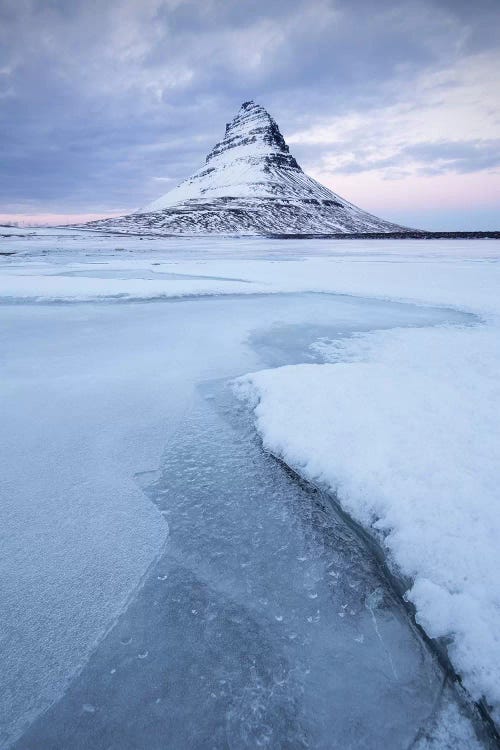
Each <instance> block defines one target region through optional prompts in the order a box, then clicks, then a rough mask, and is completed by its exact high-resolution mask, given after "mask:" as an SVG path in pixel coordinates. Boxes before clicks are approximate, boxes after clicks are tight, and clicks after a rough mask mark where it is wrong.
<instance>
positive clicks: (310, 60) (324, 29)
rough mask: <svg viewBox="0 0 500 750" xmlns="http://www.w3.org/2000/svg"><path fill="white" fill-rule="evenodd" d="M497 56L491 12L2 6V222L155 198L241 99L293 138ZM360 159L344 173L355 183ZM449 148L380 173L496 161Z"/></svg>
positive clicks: (341, 5) (342, 4)
mask: <svg viewBox="0 0 500 750" xmlns="http://www.w3.org/2000/svg"><path fill="white" fill-rule="evenodd" d="M495 20H496V23H495ZM497 44H498V5H497V3H496V0H495V2H490V0H480V1H479V2H476V3H475V4H474V7H472V5H471V4H470V3H466V2H462V1H461V0H427V1H426V2H419V1H417V0H404V1H403V2H401V1H400V0H385V2H383V3H379V5H378V7H377V8H376V10H374V6H373V4H372V2H371V1H369V0H354V1H353V0H351V1H349V0H338V1H337V2H334V1H333V0H331V1H330V0H267V2H266V3H242V2H239V0H204V2H203V3H199V2H198V0H108V2H106V3H99V2H97V0H93V1H89V0H72V2H68V1H67V0H0V165H1V166H0V170H1V180H0V211H3V212H7V211H16V210H24V209H25V208H26V207H27V206H29V207H30V210H40V211H61V210H68V211H111V210H117V209H124V208H135V207H137V206H140V205H141V204H143V203H145V202H147V201H148V200H149V199H151V198H154V197H155V196H156V195H157V194H158V189H159V188H160V189H161V188H162V187H165V185H164V184H162V183H159V182H158V181H156V180H154V179H153V178H154V177H155V176H162V175H168V176H169V177H172V178H173V180H175V181H178V180H180V179H182V178H183V177H185V176H186V175H187V174H189V172H191V171H192V170H193V169H194V168H196V167H198V166H199V165H200V163H201V162H202V160H203V157H204V154H205V153H206V152H207V150H208V149H209V148H210V146H211V145H212V143H213V142H214V141H215V140H217V139H218V138H219V137H220V136H221V135H222V131H223V127H224V123H225V122H226V120H228V119H229V118H230V117H231V116H232V115H233V113H234V112H235V110H236V109H237V108H238V106H239V104H240V102H241V101H242V100H244V99H247V98H255V99H257V100H259V101H262V103H263V104H264V105H266V106H268V108H269V109H270V110H271V112H272V113H273V114H274V116H275V117H276V119H277V120H278V122H279V123H280V124H281V126H282V128H283V130H285V132H286V131H288V132H292V131H293V130H294V129H297V128H300V127H303V126H305V125H306V124H307V123H308V122H309V121H310V119H311V117H314V116H315V115H316V114H318V113H321V115H323V116H325V115H328V114H331V115H336V116H339V115H342V113H344V112H348V111H350V110H351V109H352V108H353V107H356V108H357V109H358V110H361V111H362V110H363V109H364V108H370V107H373V106H381V105H383V104H385V105H387V106H389V105H391V104H392V103H394V102H395V101H397V100H398V97H399V96H401V94H402V93H403V92H406V91H407V89H408V87H409V86H410V87H411V85H412V81H413V79H414V78H415V77H416V76H417V75H418V74H420V73H421V72H422V71H423V70H427V69H430V70H432V69H433V68H437V67H439V66H441V65H444V64H449V63H452V62H453V61H454V60H457V59H459V58H460V57H461V56H463V55H465V54H468V53H473V52H476V51H477V50H478V49H479V50H487V49H490V48H493V47H494V46H496V45H497ZM357 146H358V148H357V151H356V149H355V153H356V154H357V158H358V156H359V161H358V162H357V163H352V164H351V165H349V164H347V165H344V166H343V167H342V169H343V170H344V172H346V171H349V170H350V171H351V172H354V171H356V170H357V171H362V169H363V152H362V149H360V147H359V144H357ZM455 147H456V149H458V150H455V152H453V153H452V151H453V149H452V146H451V145H450V144H446V143H441V144H429V145H428V146H426V145H425V144H423V145H422V144H419V145H418V146H415V147H414V150H413V152H412V149H411V147H408V148H407V149H405V150H404V151H401V152H400V153H399V154H397V155H396V156H394V157H391V158H390V159H389V158H387V159H385V160H384V159H381V160H379V167H382V166H386V167H395V168H401V167H404V164H405V162H407V161H408V160H410V159H414V160H416V161H418V162H421V163H422V168H423V169H427V170H432V169H438V170H439V169H444V168H448V169H450V170H455V171H458V172H460V171H462V172H463V171H471V170H474V169H484V168H487V167H486V166H485V165H487V164H490V165H491V163H492V157H491V153H490V148H491V144H478V143H475V142H474V143H472V142H471V143H469V144H465V143H464V144H462V145H461V147H460V145H457V144H455ZM460 148H461V149H462V151H461V152H460ZM467 149H468V150H467ZM298 152H299V153H298V156H299V158H303V159H304V160H305V161H307V160H308V159H310V158H312V156H313V155H314V148H313V147H312V146H301V147H300V148H299V149H298ZM459 152H460V153H459ZM391 159H392V162H391ZM446 165H447V167H446ZM474 165H475V166H474ZM365 167H366V163H365ZM370 168H375V167H373V163H372V166H371V167H370Z"/></svg>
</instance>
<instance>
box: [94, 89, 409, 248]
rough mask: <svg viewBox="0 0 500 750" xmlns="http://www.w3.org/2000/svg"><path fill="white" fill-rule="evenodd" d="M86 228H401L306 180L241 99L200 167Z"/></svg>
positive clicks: (259, 111)
mask: <svg viewBox="0 0 500 750" xmlns="http://www.w3.org/2000/svg"><path fill="white" fill-rule="evenodd" d="M86 226H88V227H90V228H98V229H108V230H113V231H123V232H155V233H161V234H181V233H182V234H193V233H196V234H205V233H220V234H267V233H280V234H282V233H283V234H330V233H338V232H340V233H354V232H355V233H359V232H362V233H364V232H384V233H386V232H401V231H405V229H404V227H400V226H398V225H396V224H391V223H390V222H388V221H384V220H383V219H379V218H377V217H376V216H372V215H371V214H368V213H366V212H365V211H362V210H361V209H359V208H357V207H356V206H353V205H352V204H351V203H348V202H347V201H346V200H344V199H343V198H341V197H340V196H338V195H337V194H336V193H333V192H332V191H331V190H329V188H327V187H325V186H324V185H321V184H320V183H319V182H316V180H313V179H312V178H311V177H308V175H306V174H305V173H304V172H303V171H302V169H301V168H300V166H299V165H298V164H297V161H296V160H295V158H294V157H293V156H292V154H291V153H290V149H289V147H288V146H287V144H286V143H285V139H284V138H283V136H282V134H281V132H280V130H279V128H278V125H277V124H276V122H275V121H274V120H273V118H272V117H271V116H270V115H269V114H268V113H267V112H266V110H265V109H264V107H261V106H260V105H259V104H255V102H253V101H249V102H244V103H243V104H242V105H241V108H240V110H239V112H238V113H237V115H236V116H235V117H234V119H233V120H232V121H231V122H230V123H228V124H227V125H226V132H225V134H224V138H223V139H222V140H221V141H220V142H219V143H217V144H216V145H215V146H214V148H213V149H212V150H211V151H210V153H209V154H208V156H207V158H206V160H205V164H204V165H203V166H202V167H201V168H200V169H199V170H198V171H197V172H195V173H194V174H193V175H192V176H191V177H188V178H187V179H186V180H184V181H183V182H181V183H180V185H178V186H177V187H176V188H174V189H173V190H171V191H170V192H168V193H166V194H165V195H163V196H162V197H161V198H158V199H157V200H155V201H154V202H153V203H151V204H150V205H148V206H146V207H144V208H143V209H141V210H140V211H137V212H135V213H133V214H130V215H128V216H123V217H119V218H116V219H103V220H100V221H93V222H90V223H89V224H87V225H86Z"/></svg>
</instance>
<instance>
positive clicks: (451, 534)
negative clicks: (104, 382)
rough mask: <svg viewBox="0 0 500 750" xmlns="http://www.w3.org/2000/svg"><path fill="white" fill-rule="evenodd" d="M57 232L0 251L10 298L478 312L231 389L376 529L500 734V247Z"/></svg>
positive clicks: (378, 336) (347, 345) (346, 347)
mask: <svg viewBox="0 0 500 750" xmlns="http://www.w3.org/2000/svg"><path fill="white" fill-rule="evenodd" d="M51 231H52V230H50V231H49V230H47V231H45V232H37V233H35V234H34V235H33V236H31V235H30V236H28V235H26V236H24V237H13V238H10V239H9V238H4V239H3V240H1V243H2V247H5V249H6V250H11V249H13V250H15V252H16V254H15V255H13V256H9V257H8V258H5V259H4V261H3V262H2V269H1V272H0V302H2V301H3V302H16V301H25V302H50V301H54V300H56V301H62V302H66V303H71V302H79V301H93V300H94V301H95V300H99V301H110V300H113V299H115V300H116V299H121V300H124V301H131V300H137V301H141V300H153V299H164V298H165V299H166V298H175V297H182V296H196V295H201V296H214V295H240V294H241V295H248V294H266V293H272V294H274V293H284V292H290V293H295V292H306V291H312V292H326V293H337V294H344V295H352V296H355V297H360V298H371V299H373V298H378V299H385V300H395V301H404V302H413V303H416V304H418V305H421V306H426V305H427V306H429V305H432V306H437V307H448V308H453V309H455V310H462V311H467V312H470V313H473V314H475V315H476V316H477V321H476V324H475V325H471V326H469V327H462V326H443V327H438V328H418V329H416V328H400V329H393V330H390V331H374V332H371V333H363V334H358V335H354V336H352V337H350V338H343V339H342V340H340V341H339V340H335V337H334V336H332V337H331V338H330V339H328V340H326V339H322V340H318V341H317V342H316V343H315V344H314V351H315V353H316V354H318V353H320V354H321V356H322V357H323V360H324V363H323V364H316V365H311V364H302V365H291V366H288V367H284V368H281V369H274V370H267V371H261V372H257V373H253V374H250V375H247V376H246V377H244V378H243V379H242V380H240V381H239V383H240V385H239V391H240V395H242V396H244V397H245V398H247V399H250V402H251V404H252V406H253V407H254V408H255V414H256V419H257V427H258V429H259V431H260V433H261V435H262V437H263V440H264V442H265V444H266V445H267V446H268V447H269V448H270V449H271V450H273V452H275V453H277V454H279V455H281V456H282V457H283V459H284V460H285V461H286V462H287V463H289V464H290V465H291V466H292V467H293V468H294V469H296V470H297V471H298V472H299V473H300V474H301V475H303V476H304V477H306V478H308V479H311V480H314V481H320V482H322V483H323V484H326V485H327V486H328V487H329V488H331V489H332V490H334V491H335V492H336V493H337V495H338V497H339V499H340V501H341V502H342V504H343V507H344V509H345V510H346V511H347V512H348V513H349V514H351V516H352V517H353V518H355V519H356V520H357V521H358V522H359V523H361V524H363V525H364V526H365V528H367V529H369V530H371V531H374V532H376V533H377V534H378V535H379V538H380V539H381V540H382V541H383V544H384V545H385V548H386V551H387V554H388V555H390V558H391V561H392V563H393V565H394V566H395V567H397V569H398V570H399V571H400V572H401V573H402V574H404V575H405V576H407V577H408V578H410V579H411V580H412V581H413V583H412V586H411V589H410V592H409V598H410V599H411V601H412V602H413V604H414V605H415V607H416V611H417V618H418V621H419V622H420V624H421V625H422V626H423V627H424V629H425V630H426V632H427V634H428V635H429V636H430V637H438V636H444V637H446V638H448V639H450V642H451V645H450V649H449V654H450V658H451V660H452V662H453V665H454V667H455V669H456V670H457V672H458V673H460V675H461V676H462V678H463V680H464V685H465V686H466V688H467V689H468V690H469V692H470V694H471V695H472V696H473V697H474V698H475V699H480V698H481V696H485V698H486V700H487V701H488V702H489V704H490V705H491V706H492V707H493V715H494V716H495V719H496V721H497V722H498V720H499V706H500V642H499V639H498V633H499V632H500V586H499V583H498V580H497V575H496V571H497V570H498V568H500V555H499V553H498V539H499V537H500V500H499V496H498V495H499V493H498V485H500V470H499V469H498V467H499V466H500V451H499V446H500V425H499V419H498V414H500V388H499V386H498V383H499V382H500V295H499V294H498V290H499V289H500V242H498V241H494V240H492V241H489V242H484V241H477V242H476V241H470V242H466V241H457V242H455V241H448V240H447V241H443V242H438V241H436V242H433V243H428V242H425V241H422V242H420V241H407V242H405V241H401V242H399V241H394V240H393V241H387V242H384V241H381V242H378V241H377V242H373V243H370V242H367V241H360V242H354V241H353V242H352V243H350V244H349V246H348V247H347V246H346V244H345V243H342V242H335V241H332V242H325V241H318V242H315V241H311V242H308V241H307V242H306V241H300V242H295V241H292V240H290V241H288V242H286V243H282V242H280V241H272V240H263V239H252V240H228V239H219V240H209V239H206V238H205V239H201V238H200V239H196V240H194V239H193V240H185V239H183V240H172V239H168V240H167V239H166V240H155V241H148V240H146V241H139V239H138V238H131V237H127V238H123V239H122V238H119V239H118V238H116V237H109V236H104V235H103V236H99V235H97V234H93V233H92V235H91V236H90V233H84V232H75V231H74V230H65V231H63V230H61V231H60V232H59V233H58V236H57V237H56V238H55V237H54V235H53V233H52V234H51ZM118 242H119V243H120V247H117V246H116V245H117V243H118ZM82 251H85V252H82ZM471 322H472V321H471ZM269 323H270V324H272V323H273V321H272V320H270V321H269Z"/></svg>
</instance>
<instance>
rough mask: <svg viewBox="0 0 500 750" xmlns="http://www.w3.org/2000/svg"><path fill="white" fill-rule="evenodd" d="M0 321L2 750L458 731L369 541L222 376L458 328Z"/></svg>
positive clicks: (16, 310) (235, 306)
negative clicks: (301, 475) (289, 461)
mask: <svg viewBox="0 0 500 750" xmlns="http://www.w3.org/2000/svg"><path fill="white" fill-rule="evenodd" d="M70 273H72V272H70ZM172 275H173V276H175V274H172ZM101 277H102V276H101ZM104 278H105V276H104ZM211 278H218V277H217V276H213V277H211ZM1 319H2V327H1V339H0V346H1V350H2V352H3V353H4V362H5V367H4V368H3V374H2V389H3V393H4V394H6V395H7V398H6V399H5V402H6V408H5V411H4V416H3V419H2V425H1V430H2V437H1V439H2V456H3V457H4V458H3V465H2V482H3V488H4V491H3V495H4V497H5V498H6V503H5V506H4V519H5V520H4V522H3V523H2V528H1V532H0V533H1V535H2V539H1V542H2V550H3V553H4V554H3V556H2V561H1V570H0V573H1V575H0V586H1V596H2V608H3V611H4V612H5V613H6V616H5V617H3V618H2V619H3V622H2V627H3V628H4V633H5V637H4V638H2V640H1V641H0V656H1V659H2V664H3V665H4V669H3V671H2V676H1V677H0V680H1V684H0V696H1V697H0V711H1V714H0V717H1V718H0V721H1V727H2V732H3V734H2V735H0V736H3V738H4V745H5V746H9V744H11V742H12V741H13V740H14V739H15V738H16V737H18V740H17V742H16V743H15V747H16V748H25V749H26V750H28V748H29V749H30V750H31V749H32V748H34V747H36V748H51V749H53V750H55V749H56V748H57V749H58V750H63V749H64V750H66V749H67V748H72V750H73V749H75V750H76V749H77V748H89V747H92V748H95V749H96V750H98V749H100V748H102V749H103V750H104V748H113V749H116V750H118V749H124V748H130V750H132V748H138V747H144V748H145V747H147V748H148V750H149V749H151V750H155V749H156V748H158V749H159V748H164V747H176V748H183V747H189V748H207V747H213V748H223V747H228V748H246V747H248V748H251V747H252V748H253V747H269V748H305V747H312V748H331V747H356V748H358V747H359V748H362V747H366V748H382V747H408V746H410V745H411V743H412V742H416V743H417V744H415V745H414V746H415V747H420V746H421V747H427V746H429V747H431V746H432V747H434V745H424V744H422V745H420V744H418V743H419V742H420V740H419V737H420V738H421V740H422V742H423V741H424V739H425V738H424V737H423V733H427V735H426V736H427V739H428V738H429V737H430V738H432V737H433V736H434V735H433V733H435V734H436V736H438V734H439V732H441V731H442V724H443V722H446V721H448V722H449V717H450V716H453V717H455V720H456V721H457V722H458V723H459V715H458V713H454V712H456V711H458V710H460V711H461V712H464V711H466V710H465V708H464V707H463V706H460V705H459V703H458V702H457V701H458V698H457V696H456V694H455V692H454V690H453V689H452V688H451V687H450V685H449V684H448V682H447V680H446V677H445V675H444V674H443V672H442V670H441V668H440V667H439V666H438V664H437V662H436V660H435V658H434V657H433V655H432V654H431V653H430V651H429V649H428V647H427V646H426V645H425V644H424V643H423V641H422V639H421V637H420V635H419V634H418V632H416V630H415V629H414V627H413V626H412V624H411V621H410V619H409V618H408V616H407V614H406V612H405V610H404V609H403V607H402V605H401V603H400V601H399V599H398V597H396V596H395V595H394V594H393V592H392V590H391V586H390V585H389V583H388V581H387V580H386V577H385V574H384V571H383V570H381V569H380V567H379V565H378V564H377V561H376V559H375V557H374V556H373V553H372V551H371V550H370V548H369V547H367V545H366V544H365V543H364V542H363V541H362V539H360V538H359V537H358V535H357V533H356V531H355V530H354V529H353V528H352V527H351V526H350V525H349V524H346V522H345V521H344V520H343V519H342V518H341V517H340V516H339V515H338V513H337V512H336V510H335V508H334V507H333V506H332V504H331V502H330V500H329V499H328V497H326V496H323V495H322V494H321V493H319V492H316V491H313V490H311V489H310V488H308V487H307V486H303V485H302V484H300V483H299V482H298V481H297V480H296V479H295V478H294V477H292V476H291V475H290V474H289V473H288V472H287V471H286V470H285V469H284V468H283V466H281V465H280V464H278V463H277V462H276V461H275V460H274V459H272V458H271V457H270V456H268V455H267V454H265V453H264V452H263V450H262V449H261V447H260V444H259V442H258V441H257V439H256V436H255V433H254V429H253V422H252V420H251V419H250V416H249V415H248V414H247V413H246V412H245V411H244V410H242V407H241V406H240V405H238V403H237V402H236V400H235V399H234V398H233V396H232V395H231V393H230V392H229V390H228V388H227V382H228V381H229V380H230V379H232V378H234V377H236V376H238V375H240V374H243V373H246V372H249V371H253V370H256V369H259V368H262V367H275V366H279V365H283V364H290V363H298V362H314V361H315V353H314V350H313V349H311V348H310V345H311V344H312V343H314V342H315V341H317V340H318V339H321V338H323V337H324V338H328V339H329V340H335V339H338V338H342V337H346V336H350V335H351V334H352V333H354V332H361V331H368V330H372V329H389V328H394V327H418V326H432V325H442V324H452V325H454V324H467V323H469V322H472V321H473V317H472V316H468V315H467V314H465V313H460V312H456V311H452V310H449V309H444V308H431V307H418V306H414V305H409V304H399V303H395V302H384V301H374V300H370V299H366V298H357V299H356V298H353V297H349V296H342V295H333V294H312V293H302V294H291V293H290V294H274V295H265V294H255V295H246V296H244V297H236V296H226V297H224V298H221V297H219V298H206V299H201V298H200V299H185V300H170V301H160V302H146V303H140V302H136V303H126V304H123V303H122V304H112V303H98V304H96V303H86V304H79V303H73V304H70V305H60V304H37V305H33V304H29V305H28V304H27V305H23V304H17V305H9V306H3V307H2V316H1ZM47 709H48V711H47V712H46V713H42V712H43V711H46V710H47ZM446 717H448V719H446ZM23 731H24V734H23ZM425 741H427V740H425ZM429 741H430V740H429ZM438 746H439V745H436V747H438Z"/></svg>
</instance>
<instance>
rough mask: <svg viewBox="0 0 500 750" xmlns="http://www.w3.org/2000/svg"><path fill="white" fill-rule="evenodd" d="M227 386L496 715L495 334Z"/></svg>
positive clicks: (450, 336) (441, 337)
mask: <svg viewBox="0 0 500 750" xmlns="http://www.w3.org/2000/svg"><path fill="white" fill-rule="evenodd" d="M314 347H315V349H316V351H320V352H321V353H322V355H323V357H324V359H325V360H326V361H327V362H328V363H327V364H319V365H296V366H289V367H283V368H280V369H276V370H268V371H262V372H258V373H254V374H252V375H248V376H245V377H244V378H241V379H239V380H238V381H237V382H236V385H235V387H236V390H237V393H238V394H239V396H240V397H241V398H244V399H250V402H251V403H252V405H253V407H254V409H255V415H256V419H257V426H258V429H259V431H260V433H261V435H262V437H263V440H264V443H265V446H266V447H267V448H268V449H270V450H271V451H273V452H274V453H276V454H278V455H280V456H282V457H283V458H284V460H285V461H286V462H287V463H288V464H290V465H291V466H293V467H294V468H295V469H297V470H298V471H299V472H300V473H301V474H302V475H303V476H305V477H307V478H308V479H310V480H313V481H315V482H319V483H321V484H325V485H327V486H328V487H329V488H331V489H332V490H333V491H334V492H336V493H337V495H338V498H339V500H340V502H341V503H342V505H343V507H344V508H345V509H346V510H347V511H348V512H349V513H350V514H351V515H352V516H353V517H354V518H355V519H357V520H358V521H359V522H360V523H361V524H363V525H364V526H365V527H367V528H369V529H371V530H372V531H373V532H374V533H375V534H376V535H377V536H379V538H380V539H381V540H382V543H383V544H384V545H385V547H386V549H387V551H388V553H389V558H390V560H392V563H393V565H394V567H395V568H397V569H398V570H399V571H400V572H401V573H402V574H404V575H405V576H408V577H410V578H411V580H412V582H413V583H412V585H411V588H410V590H409V591H408V594H407V595H408V598H409V600H410V601H412V602H413V603H414V605H415V607H416V610H417V620H418V621H419V622H420V623H421V624H422V626H423V627H424V628H425V630H426V631H427V633H428V634H429V635H430V636H431V637H434V638H435V637H443V636H444V637H448V638H450V639H451V645H450V648H449V654H450V657H451V659H452V662H453V664H454V666H455V668H456V669H457V671H458V672H459V673H460V674H461V675H463V677H464V683H465V685H466V687H467V688H468V690H469V691H470V693H471V694H472V696H473V697H474V698H476V699H479V698H480V697H481V696H486V698H487V700H488V701H489V702H490V703H491V704H492V705H493V706H494V707H495V709H496V712H497V718H499V717H500V714H499V713H498V710H499V708H500V581H499V577H498V571H499V570H500V544H499V539H500V512H499V502H500V499H499V490H498V487H499V480H500V469H499V467H500V421H499V418H498V415H499V414H500V385H499V384H500V337H499V336H498V330H497V329H496V328H487V327H484V328H470V329H463V328H456V329H454V328H435V329H396V330H392V331H383V332H382V331H381V332H374V333H370V334H364V335H358V336H355V337H353V338H350V339H344V340H342V341H337V342H331V341H319V342H317V344H315V345H314Z"/></svg>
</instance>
